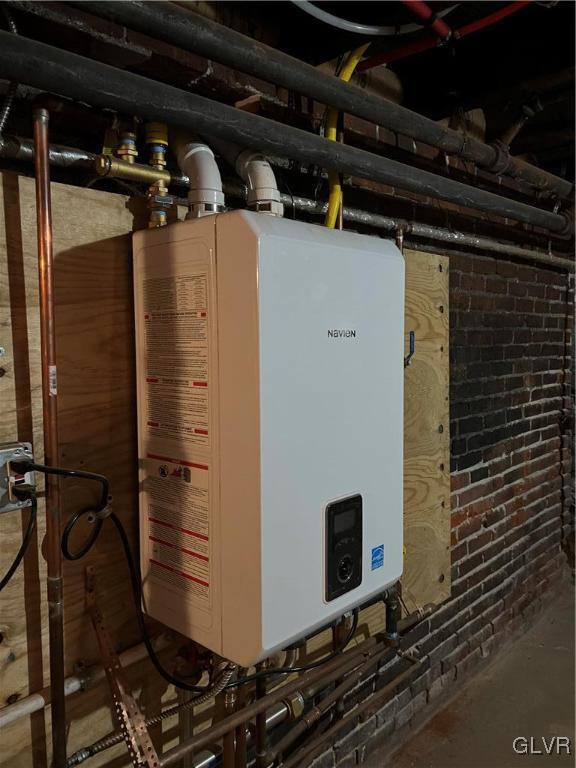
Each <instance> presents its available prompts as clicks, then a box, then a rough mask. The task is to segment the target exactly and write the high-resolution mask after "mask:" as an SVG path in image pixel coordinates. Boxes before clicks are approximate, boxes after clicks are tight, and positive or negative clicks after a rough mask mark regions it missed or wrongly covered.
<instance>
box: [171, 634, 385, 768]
mask: <svg viewBox="0 0 576 768" xmlns="http://www.w3.org/2000/svg"><path fill="white" fill-rule="evenodd" d="M380 647H381V645H380V644H379V643H378V638H376V637H370V638H368V639H367V640H365V641H364V642H363V643H361V644H360V645H359V646H357V647H356V648H351V649H350V650H349V651H345V652H344V653H342V654H341V655H340V656H339V657H338V658H336V659H332V660H330V661H327V662H326V663H325V664H323V665H322V666H321V667H317V668H316V669H313V670H311V671H310V672H305V673H304V674H303V675H302V676H301V677H298V678H297V679H295V680H291V681H290V682H289V683H286V685H282V686H279V687H278V688H276V689H274V690H273V691H271V692H270V693H268V694H267V695H266V696H264V697H263V698H262V699H259V700H257V701H254V702H253V703H252V704H249V705H248V706H247V707H244V709H242V710H240V711H238V712H235V713H234V714H233V715H230V716H229V717H226V718H225V719H224V720H220V722H218V723H216V724H215V725H214V726H213V727H212V728H209V729H207V730H205V731H202V732H201V733H198V734H196V735H195V736H193V737H192V738H191V739H187V740H186V741H182V742H181V743H180V744H178V745H177V746H175V747H172V749H169V750H168V751H167V752H165V754H164V755H163V756H162V758H161V759H160V765H161V767H162V768H166V767H167V766H169V765H175V764H177V763H178V762H179V761H180V760H181V759H182V758H183V757H184V755H187V754H188V753H189V752H193V751H194V750H196V751H198V750H200V749H202V748H203V747H205V746H207V745H208V744H210V743H212V742H213V741H217V740H218V739H220V738H222V736H224V734H226V733H228V732H229V731H230V730H232V729H234V728H236V727H237V726H239V725H242V723H245V722H247V721H248V720H251V719H252V718H253V717H255V716H256V715H257V714H258V713H259V712H263V711H265V710H267V709H269V708H270V707H271V706H273V705H274V704H277V703H278V702H279V701H282V700H283V699H285V698H286V696H288V695H289V694H291V693H294V692H295V691H298V690H300V689H301V688H307V687H308V686H310V685H314V684H315V683H318V682H322V683H323V684H325V685H329V684H330V683H331V682H333V681H334V680H335V679H336V678H337V677H340V676H341V675H343V674H345V673H346V672H351V671H352V670H353V669H355V668H356V667H358V666H359V665H360V664H362V663H363V662H364V661H365V660H366V659H368V658H370V657H371V656H372V654H373V653H375V652H376V650H378V649H379V648H380Z"/></svg>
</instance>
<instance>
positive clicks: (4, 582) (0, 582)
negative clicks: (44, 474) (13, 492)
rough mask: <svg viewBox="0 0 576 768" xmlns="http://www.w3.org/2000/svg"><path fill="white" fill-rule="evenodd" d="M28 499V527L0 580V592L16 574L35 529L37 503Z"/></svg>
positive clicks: (32, 497)
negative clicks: (14, 555)
mask: <svg viewBox="0 0 576 768" xmlns="http://www.w3.org/2000/svg"><path fill="white" fill-rule="evenodd" d="M30 499H31V501H32V505H31V506H30V508H29V509H30V517H29V519H28V525H27V526H26V532H25V533H24V536H23V537H22V544H20V549H19V550H18V552H17V553H16V557H15V558H14V560H13V561H12V565H11V566H10V567H9V568H8V570H7V571H6V573H5V574H4V576H3V577H2V579H0V592H2V590H3V589H4V587H5V586H6V585H7V584H8V582H9V581H10V579H11V578H12V576H14V574H15V573H16V569H17V568H18V566H19V565H20V563H21V562H22V560H23V559H24V555H25V554H26V550H27V549H28V545H29V544H30V541H31V539H32V534H33V533H34V528H36V519H37V514H38V503H37V501H36V496H35V495H34V494H32V495H31V496H30Z"/></svg>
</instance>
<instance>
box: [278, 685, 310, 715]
mask: <svg viewBox="0 0 576 768" xmlns="http://www.w3.org/2000/svg"><path fill="white" fill-rule="evenodd" d="M282 701H283V703H284V704H286V707H287V708H288V714H289V716H290V720H298V719H299V718H300V717H301V716H302V713H303V712H304V703H305V702H304V696H302V694H301V693H300V691H294V693H292V694H290V696H287V697H286V698H285V699H282Z"/></svg>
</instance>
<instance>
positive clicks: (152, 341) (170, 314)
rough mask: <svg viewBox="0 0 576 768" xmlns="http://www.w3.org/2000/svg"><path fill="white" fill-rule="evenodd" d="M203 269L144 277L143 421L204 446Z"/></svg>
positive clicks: (153, 431) (156, 432) (152, 429)
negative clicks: (144, 382) (170, 275)
mask: <svg viewBox="0 0 576 768" xmlns="http://www.w3.org/2000/svg"><path fill="white" fill-rule="evenodd" d="M208 311H209V310H208V275H207V274H206V272H198V273H190V274H183V275H176V276H174V277H163V278H155V279H150V280H145V281H144V337H145V353H146V426H147V429H148V431H149V434H150V436H152V437H160V438H172V439H174V438H183V437H185V438H186V439H187V441H190V442H191V443H193V444H196V445H203V446H209V444H210V425H209V387H208V385H209V382H208V364H209V333H208Z"/></svg>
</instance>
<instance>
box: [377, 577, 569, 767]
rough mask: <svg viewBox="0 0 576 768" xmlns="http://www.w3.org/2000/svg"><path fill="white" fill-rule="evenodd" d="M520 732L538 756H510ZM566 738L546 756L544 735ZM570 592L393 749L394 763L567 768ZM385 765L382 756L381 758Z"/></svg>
mask: <svg viewBox="0 0 576 768" xmlns="http://www.w3.org/2000/svg"><path fill="white" fill-rule="evenodd" d="M518 736H524V737H526V740H527V743H528V744H529V739H530V737H534V747H535V748H536V749H539V750H540V752H542V753H543V754H540V755H539V754H515V752H514V750H513V747H512V743H513V741H514V739H515V738H516V737H518ZM552 736H566V737H569V738H570V739H571V747H570V749H571V754H570V755H568V754H566V752H565V751H564V750H562V754H550V755H547V754H545V752H544V746H543V742H542V737H545V738H546V740H547V743H548V744H549V745H550V743H551V742H550V737H552ZM574 747H575V739H574V589H573V587H569V586H566V587H564V592H563V593H562V595H561V596H560V597H559V598H558V599H557V600H556V601H555V602H554V603H553V604H552V605H551V606H550V608H548V609H547V610H546V611H545V613H544V614H543V615H542V616H541V617H540V618H539V619H538V622H537V623H536V624H535V625H534V627H532V629H530V631H529V632H528V633H526V634H525V635H524V636H523V637H521V638H520V639H519V640H518V641H516V642H515V643H514V645H513V646H512V647H511V648H509V649H508V650H506V651H503V652H502V653H501V655H500V657H499V658H497V659H496V660H495V662H494V664H493V665H492V666H491V667H490V668H488V669H487V670H485V671H484V672H481V673H480V674H479V675H478V676H477V677H476V678H474V679H472V681H471V682H470V684H469V685H468V687H467V688H466V689H465V690H464V691H463V692H462V693H460V694H459V695H458V697H457V698H456V699H454V700H452V702H451V703H450V704H449V705H448V706H447V707H446V708H445V709H444V710H443V711H441V712H439V713H438V714H437V715H436V716H435V717H433V718H432V719H431V720H430V721H429V722H428V723H427V724H426V725H425V726H424V728H423V729H422V730H421V731H420V732H419V733H417V734H416V735H415V736H414V738H413V739H411V740H410V741H409V742H408V743H406V744H405V745H404V746H403V747H402V748H401V749H400V750H399V751H397V752H396V753H395V754H394V756H393V757H392V759H391V760H390V762H389V763H387V764H388V765H390V766H393V767H394V768H522V767H524V768H561V767H562V768H568V767H569V766H570V767H573V766H574V765H575V764H576V762H575V756H574ZM382 765H384V761H383V762H382Z"/></svg>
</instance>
